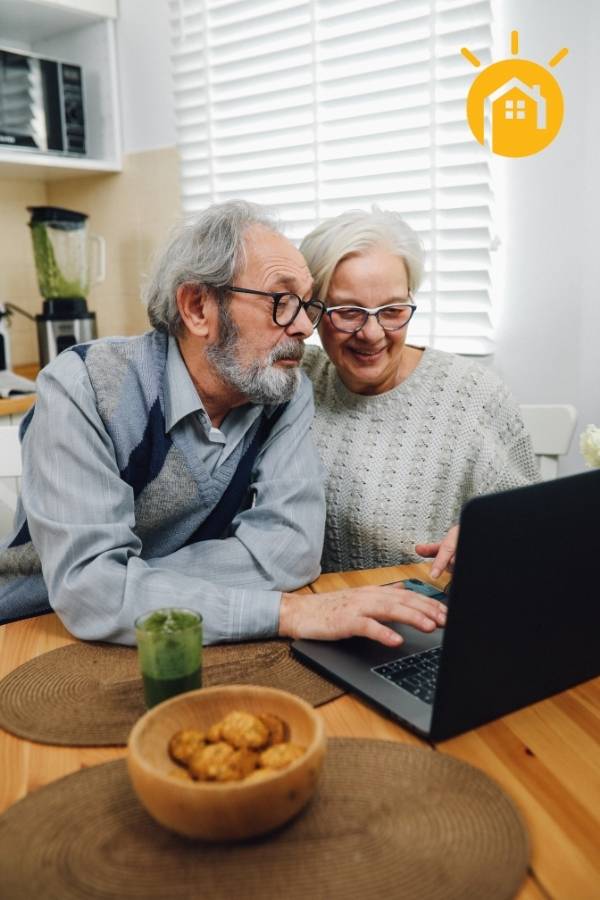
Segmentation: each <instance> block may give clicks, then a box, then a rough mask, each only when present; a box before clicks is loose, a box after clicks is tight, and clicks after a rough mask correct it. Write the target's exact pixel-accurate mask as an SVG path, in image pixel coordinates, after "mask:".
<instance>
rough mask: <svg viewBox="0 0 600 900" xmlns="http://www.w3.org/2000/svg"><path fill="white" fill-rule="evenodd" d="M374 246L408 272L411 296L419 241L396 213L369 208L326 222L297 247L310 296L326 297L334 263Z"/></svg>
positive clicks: (419, 261)
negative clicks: (394, 257) (308, 279)
mask: <svg viewBox="0 0 600 900" xmlns="http://www.w3.org/2000/svg"><path fill="white" fill-rule="evenodd" d="M374 246H383V247H386V248H388V249H389V250H390V252H391V253H394V254H395V255H397V256H400V257H401V258H402V260H403V261H404V263H405V265H406V269H407V272H408V286H409V289H410V292H411V294H414V293H415V292H416V291H417V289H418V287H419V285H420V284H421V281H422V279H423V269H424V259H425V254H424V250H423V244H422V242H421V238H420V237H419V235H418V234H417V233H416V231H413V229H412V228H411V227H410V225H408V224H407V223H406V222H405V221H404V219H403V218H402V216H400V214H399V213H396V212H392V211H391V210H385V209H379V207H378V206H373V207H371V211H370V212H367V211H366V210H362V209H353V210H350V211H349V212H345V213H342V214H341V215H339V216H336V217H335V218H333V219H326V220H325V221H324V222H321V224H320V225H317V227H316V228H314V229H313V230H312V231H311V232H310V233H309V234H307V235H306V237H305V238H304V240H303V241H302V243H301V244H300V252H301V253H302V255H303V256H304V258H305V260H306V263H307V265H308V268H309V269H310V271H311V275H312V277H313V279H314V282H315V283H314V289H313V293H314V296H315V297H321V298H322V299H325V298H326V297H327V292H328V290H329V284H330V282H331V279H332V277H333V273H334V271H335V268H336V266H337V265H338V263H340V262H341V261H342V260H343V259H345V258H346V257H348V256H351V255H352V254H360V253H361V252H363V251H364V250H368V249H369V248H370V247H374Z"/></svg>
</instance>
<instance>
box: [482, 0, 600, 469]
mask: <svg viewBox="0 0 600 900" xmlns="http://www.w3.org/2000/svg"><path fill="white" fill-rule="evenodd" d="M495 6H496V13H497V16H496V25H497V29H496V36H497V44H498V45H499V46H498V48H497V50H498V52H497V53H496V54H495V58H499V54H502V55H505V56H509V55H510V53H509V49H510V31H511V30H512V29H517V30H518V31H519V33H520V54H519V55H520V56H522V57H525V58H529V59H532V60H533V61H534V62H539V63H542V64H545V63H547V61H548V60H549V59H551V57H552V56H553V55H554V54H555V53H556V52H557V51H558V50H560V49H561V47H564V46H566V47H568V48H569V55H568V56H567V57H566V58H565V59H564V60H563V61H562V62H561V63H560V64H559V65H558V66H557V67H556V68H555V69H554V70H553V73H554V75H555V77H556V78H557V80H558V81H559V83H560V85H561V88H562V91H563V95H564V99H565V117H564V121H563V125H562V129H561V131H560V133H559V134H558V136H557V137H556V138H555V140H554V141H553V143H552V144H551V145H550V146H549V147H547V148H546V149H545V150H543V151H542V152H541V153H539V154H537V155H535V156H531V157H526V158H523V159H503V160H502V161H501V162H500V170H501V171H500V179H499V213H500V223H499V234H500V237H501V240H502V250H501V254H502V263H503V266H502V268H503V270H504V271H503V279H502V281H503V284H502V287H501V293H500V296H499V297H498V311H499V318H498V343H497V352H496V355H495V358H494V360H493V366H494V367H495V368H496V369H497V370H498V371H499V372H500V373H501V374H502V376H503V377H504V379H505V380H506V381H507V382H508V384H509V386H510V387H511V388H512V390H513V392H514V393H515V394H516V396H517V397H518V399H519V400H520V401H522V402H526V403H551V402H559V403H560V402H564V403H567V402H568V403H573V404H574V405H575V406H576V407H577V409H578V412H579V423H578V427H577V433H576V437H575V439H574V442H573V446H572V449H571V452H570V454H569V456H568V457H567V458H566V459H565V460H564V461H563V462H562V465H561V474H569V473H571V472H575V471H579V470H581V469H583V467H584V464H583V461H582V459H581V456H580V454H579V450H578V446H577V444H578V434H579V431H580V430H581V427H582V425H585V424H587V423H588V422H596V423H597V424H598V425H600V242H599V241H600V165H599V164H598V159H599V156H600V154H599V150H600V105H599V104H598V99H597V93H596V91H597V85H598V84H599V83H600V3H598V2H596V0H571V2H566V0H501V2H500V0H497V2H496V4H495ZM502 44H503V46H502Z"/></svg>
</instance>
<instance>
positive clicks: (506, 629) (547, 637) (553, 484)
mask: <svg viewBox="0 0 600 900" xmlns="http://www.w3.org/2000/svg"><path fill="white" fill-rule="evenodd" d="M598 546H600V470H598V471H592V472H587V473H583V474H581V475H573V476H571V477H568V478H560V479H557V480H555V481H546V482H542V483H541V484H535V485H531V486H529V487H524V488H517V489H515V490H510V491H504V492H502V493H499V494H490V495H487V496H483V497H477V498H475V499H473V500H470V501H469V502H468V503H467V504H466V505H465V507H464V508H463V511H462V514H461V519H460V534H459V541H458V547H457V551H456V564H455V568H454V574H453V576H452V582H451V586H450V590H449V593H448V595H447V597H445V596H444V595H440V594H439V592H437V591H436V589H435V588H433V587H432V586H427V587H426V588H425V591H426V592H428V593H430V594H431V595H433V596H438V597H440V599H446V600H447V604H448V621H447V624H446V627H445V628H444V629H436V631H435V632H434V633H433V634H422V633H421V632H419V631H417V630H416V629H414V628H411V627H410V626H404V625H391V623H386V624H388V625H390V627H393V628H394V629H395V630H397V631H398V632H399V633H400V634H402V636H403V637H404V639H405V642H404V644H403V645H402V646H401V647H400V648H389V647H384V646H383V645H382V644H379V643H377V642H375V641H371V640H368V639H366V638H359V637H355V638H350V639H346V640H340V641H313V640H297V641H294V642H293V644H292V650H293V652H294V653H295V654H296V655H297V656H298V657H299V659H301V660H302V662H305V663H307V664H308V665H310V666H311V667H313V668H315V669H316V670H317V671H319V672H321V673H322V674H323V675H325V676H326V677H329V678H332V679H333V680H335V681H338V682H340V683H341V684H343V685H345V686H347V687H348V688H350V689H351V690H353V691H356V692H357V693H358V694H360V695H361V696H362V697H364V698H366V699H367V700H369V701H370V702H371V703H373V704H374V705H376V706H377V707H378V708H379V709H380V710H383V711H384V712H385V713H387V714H388V715H391V716H392V717H393V718H395V719H397V720H398V721H400V722H401V723H402V724H403V725H405V726H407V727H408V728H410V729H411V730H413V731H415V732H417V734H419V735H421V736H423V737H425V738H427V739H429V740H433V741H441V740H445V739H446V738H450V737H453V736H454V735H457V734H460V733H462V732H464V731H468V730H469V729H471V728H475V727H476V726H478V725H482V724H484V723H485V722H490V721H492V720H493V719H496V718H498V717H499V716H504V715H506V714H507V713H509V712H512V711H513V710H516V709H520V708H521V707H523V706H528V705H529V704H530V703H535V702H537V701H538V700H543V699H545V698H546V697H549V696H551V695H552V694H556V693H558V692H559V691H563V690H566V689H567V688H570V687H572V686H573V685H576V684H579V683H580V682H582V681H586V680H587V679H589V678H594V677H595V676H597V675H600V583H599V582H600V574H599V573H598V572H597V571H596V567H595V566H594V565H593V563H592V557H593V556H594V557H595V551H593V548H594V547H596V548H598Z"/></svg>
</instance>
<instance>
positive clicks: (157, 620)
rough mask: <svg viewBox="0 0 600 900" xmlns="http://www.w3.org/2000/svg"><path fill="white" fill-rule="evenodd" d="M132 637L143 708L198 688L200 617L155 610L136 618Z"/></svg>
mask: <svg viewBox="0 0 600 900" xmlns="http://www.w3.org/2000/svg"><path fill="white" fill-rule="evenodd" d="M135 636H136V640H137V646H138V658H139V662H140V670H141V673H142V680H143V682H144V694H145V697H146V706H147V707H148V709H150V707H151V706H156V704H157V703H161V702H162V701H163V700H168V698H169V697H174V696H175V695H176V694H181V693H183V692H184V691H193V690H195V689H196V688H199V687H202V616H201V615H200V614H199V613H196V612H192V610H190V609H176V608H173V607H172V608H168V607H165V608H164V609H156V610H154V611H153V612H150V613H145V614H144V615H143V616H140V617H139V618H138V619H137V620H136V623H135Z"/></svg>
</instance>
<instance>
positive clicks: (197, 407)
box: [164, 337, 264, 472]
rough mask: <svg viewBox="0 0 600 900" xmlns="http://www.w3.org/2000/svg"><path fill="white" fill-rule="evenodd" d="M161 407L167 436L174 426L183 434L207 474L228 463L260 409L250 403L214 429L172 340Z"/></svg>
mask: <svg viewBox="0 0 600 900" xmlns="http://www.w3.org/2000/svg"><path fill="white" fill-rule="evenodd" d="M164 403H165V430H166V432H167V434H169V433H170V432H171V430H172V429H173V428H175V426H179V428H180V429H181V431H186V432H187V436H188V437H190V438H191V439H192V441H193V443H195V444H197V446H198V456H199V457H200V459H201V460H202V462H203V463H204V464H205V465H206V466H207V468H208V469H209V470H210V471H211V472H214V471H215V469H216V468H217V467H218V466H222V465H223V463H224V462H225V461H226V460H227V459H229V457H230V456H231V454H232V453H233V451H234V450H235V448H236V447H237V445H238V444H239V442H240V441H241V440H243V438H244V435H245V434H246V432H247V431H248V430H249V429H250V428H251V427H252V425H254V423H255V422H256V420H257V419H258V417H259V416H260V415H261V413H262V411H263V409H264V407H263V406H257V405H256V404H254V403H246V404H244V406H236V407H234V408H233V409H231V410H230V411H229V412H228V413H227V415H226V416H225V418H224V419H223V421H222V422H221V427H220V428H215V426H214V425H213V424H212V422H211V421H210V418H209V415H208V413H207V412H206V410H205V408H204V404H203V403H202V400H201V399H200V396H199V394H198V391H197V390H196V388H195V386H194V382H193V381H192V379H191V376H190V373H189V372H188V370H187V366H186V364H185V362H184V361H183V357H182V356H181V353H180V351H179V346H178V344H177V341H176V340H175V338H173V337H170V338H169V350H168V355H167V379H166V384H165V392H164Z"/></svg>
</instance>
